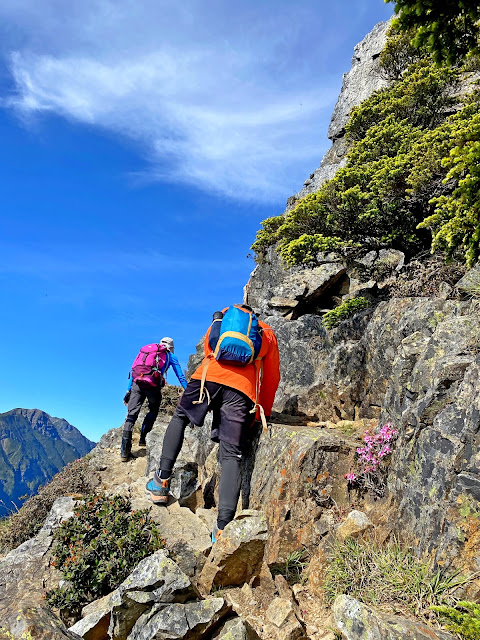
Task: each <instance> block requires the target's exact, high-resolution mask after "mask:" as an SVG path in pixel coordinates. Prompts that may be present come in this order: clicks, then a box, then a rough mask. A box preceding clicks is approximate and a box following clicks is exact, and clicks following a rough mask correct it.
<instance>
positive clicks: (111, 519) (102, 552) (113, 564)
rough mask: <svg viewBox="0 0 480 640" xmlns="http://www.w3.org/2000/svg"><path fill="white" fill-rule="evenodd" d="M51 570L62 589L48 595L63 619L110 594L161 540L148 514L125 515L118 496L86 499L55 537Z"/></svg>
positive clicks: (125, 508) (126, 505)
mask: <svg viewBox="0 0 480 640" xmlns="http://www.w3.org/2000/svg"><path fill="white" fill-rule="evenodd" d="M54 538H55V541H56V546H55V549H54V554H53V555H54V563H53V564H54V566H56V567H57V568H58V569H59V570H60V571H62V573H63V577H64V579H65V584H64V585H62V586H61V587H58V588H57V589H54V590H51V591H49V592H48V593H47V600H48V602H49V604H50V605H51V606H53V607H56V608H57V609H60V611H61V613H62V615H65V614H66V615H67V616H73V617H76V616H78V614H79V612H80V610H81V608H82V607H83V606H84V605H85V604H87V603H89V602H92V601H93V600H96V599H98V598H100V597H101V596H104V595H106V594H107V593H110V592H111V591H113V590H114V589H115V588H116V587H118V586H119V585H120V583H121V582H123V580H125V578H126V577H127V576H128V575H129V573H131V571H132V570H133V569H134V567H135V566H136V565H137V564H138V563H139V562H140V560H142V559H143V558H145V557H146V556H148V555H150V554H152V553H153V552H154V551H155V550H157V549H159V548H161V547H162V546H163V544H164V541H163V540H162V538H161V537H160V532H159V530H158V527H157V525H156V524H155V523H154V522H153V521H152V520H151V518H150V516H149V515H148V509H143V510H141V511H132V512H131V511H130V501H129V500H128V499H126V498H122V497H120V496H115V497H112V498H109V497H105V496H89V497H88V498H87V499H86V500H85V502H83V503H82V504H81V505H80V506H79V507H78V508H77V509H76V511H75V513H74V515H73V516H72V517H71V518H70V519H69V520H67V521H65V522H64V523H63V524H62V525H61V526H60V527H59V528H58V529H57V530H56V532H55V536H54Z"/></svg>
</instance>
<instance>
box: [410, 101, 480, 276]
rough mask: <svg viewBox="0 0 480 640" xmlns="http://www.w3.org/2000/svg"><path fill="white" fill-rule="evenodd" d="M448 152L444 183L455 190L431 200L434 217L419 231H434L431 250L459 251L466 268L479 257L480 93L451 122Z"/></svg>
mask: <svg viewBox="0 0 480 640" xmlns="http://www.w3.org/2000/svg"><path fill="white" fill-rule="evenodd" d="M450 124H451V127H450V130H449V135H450V142H451V145H450V146H451V149H450V153H449V154H448V156H447V157H445V158H444V159H443V161H442V165H443V166H444V167H446V168H447V169H448V173H447V175H446V177H445V179H444V181H443V182H444V183H448V182H449V181H452V182H453V184H454V188H453V190H452V191H451V193H449V194H447V195H440V196H438V197H435V198H432V200H431V204H433V205H434V207H435V210H434V213H433V214H432V215H431V216H429V217H427V218H426V219H425V220H424V221H423V222H422V223H421V224H420V225H419V227H420V228H429V229H431V230H432V231H433V243H432V250H433V251H435V250H443V251H445V252H446V254H447V255H448V256H452V255H453V254H454V253H455V251H457V250H460V251H461V253H462V254H463V255H464V257H465V261H466V263H467V265H468V266H470V267H471V266H473V265H474V264H475V262H476V261H477V260H478V258H479V257H480V92H478V91H477V92H476V93H474V94H473V96H472V97H471V98H470V101H469V104H468V105H467V106H466V107H465V108H464V109H462V111H461V112H460V113H458V114H457V115H456V116H454V117H453V118H451V120H450Z"/></svg>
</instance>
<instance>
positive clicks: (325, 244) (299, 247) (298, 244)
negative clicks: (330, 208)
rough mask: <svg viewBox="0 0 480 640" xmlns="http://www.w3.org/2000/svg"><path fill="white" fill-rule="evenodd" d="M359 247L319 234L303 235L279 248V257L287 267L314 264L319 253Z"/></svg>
mask: <svg viewBox="0 0 480 640" xmlns="http://www.w3.org/2000/svg"><path fill="white" fill-rule="evenodd" d="M352 246H359V245H357V244H355V243H352V242H343V240H341V239H340V238H335V237H325V236H323V235H322V234H321V233H315V234H314V235H311V236H309V235H308V234H306V233H304V234H303V235H301V236H300V237H299V238H297V239H296V240H292V241H291V242H289V243H288V244H284V245H282V246H281V247H280V255H281V256H282V258H283V260H284V262H285V263H286V264H288V265H289V266H294V265H296V264H315V263H316V262H317V256H318V254H319V253H322V252H325V251H336V250H338V249H341V248H343V247H352Z"/></svg>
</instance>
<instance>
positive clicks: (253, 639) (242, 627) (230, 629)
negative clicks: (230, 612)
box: [213, 618, 260, 640]
mask: <svg viewBox="0 0 480 640" xmlns="http://www.w3.org/2000/svg"><path fill="white" fill-rule="evenodd" d="M259 638H260V637H259V636H258V635H257V634H256V633H255V631H254V630H253V629H252V627H251V626H250V625H249V624H248V623H247V622H245V621H244V620H242V619H241V618H231V619H230V620H227V622H226V623H225V624H224V625H223V627H222V628H221V629H220V631H219V632H218V634H217V635H215V636H214V638H213V640H259Z"/></svg>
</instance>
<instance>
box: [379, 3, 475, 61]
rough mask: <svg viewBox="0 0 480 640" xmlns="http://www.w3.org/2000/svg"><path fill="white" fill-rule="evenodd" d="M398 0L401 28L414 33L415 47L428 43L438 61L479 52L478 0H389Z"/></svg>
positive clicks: (424, 45) (412, 36)
mask: <svg viewBox="0 0 480 640" xmlns="http://www.w3.org/2000/svg"><path fill="white" fill-rule="evenodd" d="M386 2H394V3H395V13H397V14H398V18H397V19H396V23H397V25H398V28H399V29H402V30H404V31H406V32H408V33H410V34H411V38H412V43H413V45H414V46H416V47H426V48H427V49H428V50H429V51H430V52H431V53H432V55H433V56H434V57H435V60H436V61H437V63H439V64H440V63H442V62H444V61H446V62H447V63H449V64H458V61H459V60H461V59H462V58H464V57H465V56H467V55H469V54H470V55H471V54H478V53H480V5H479V4H478V0H461V2H452V0H435V2H432V0H386Z"/></svg>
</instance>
